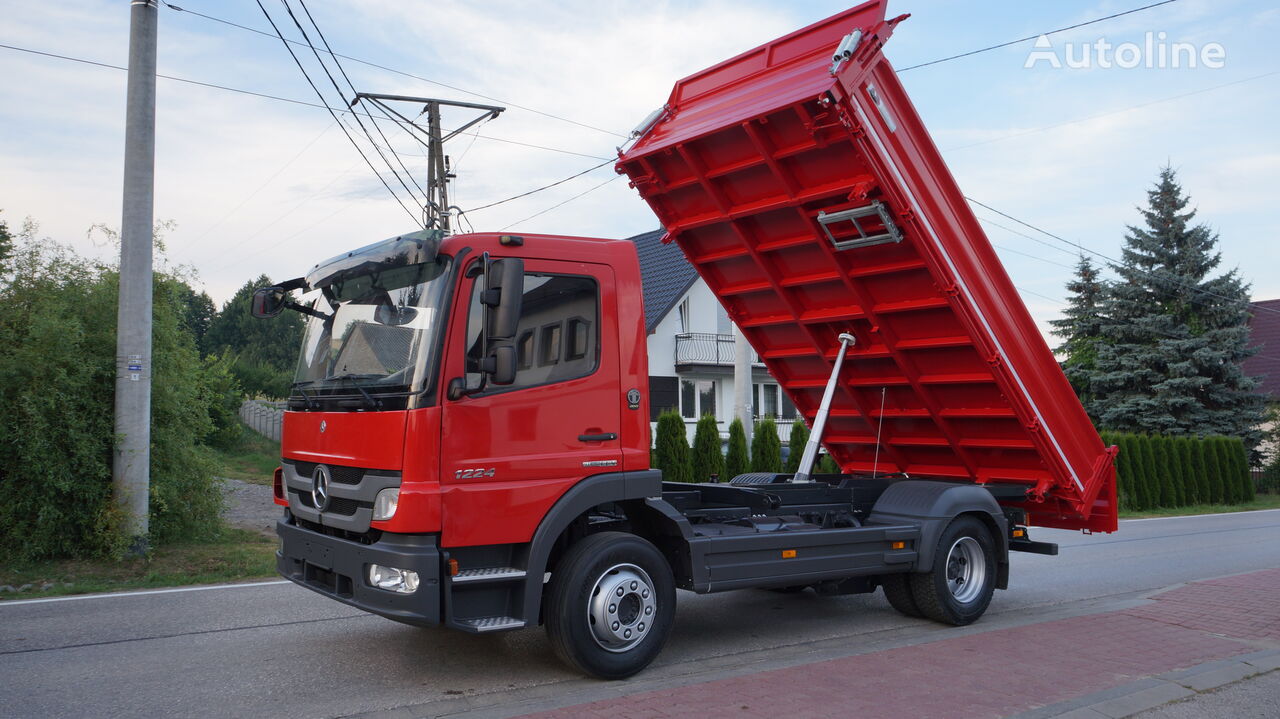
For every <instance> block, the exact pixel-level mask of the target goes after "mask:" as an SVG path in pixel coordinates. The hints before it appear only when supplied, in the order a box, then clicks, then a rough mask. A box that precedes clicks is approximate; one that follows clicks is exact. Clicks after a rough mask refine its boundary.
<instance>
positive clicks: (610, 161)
mask: <svg viewBox="0 0 1280 719" xmlns="http://www.w3.org/2000/svg"><path fill="white" fill-rule="evenodd" d="M613 162H614V159H608V160H605V161H604V162H602V163H600V164H599V165H593V166H591V167H588V168H587V169H585V170H583V171H582V172H578V173H575V174H572V175H569V176H568V177H566V178H564V179H562V180H556V181H555V182H553V183H551V184H549V185H543V186H542V187H538V188H535V189H532V190H529V191H528V192H521V193H520V194H518V195H512V196H511V197H508V198H507V199H505V200H498V201H497V202H490V203H489V204H487V205H481V206H479V207H473V208H471V209H470V210H467V212H479V211H480V210H487V209H489V208H490V207H497V206H498V205H502V204H505V203H508V202H511V201H512V200H518V199H520V198H521V197H528V196H529V195H532V194H534V193H535V192H542V191H543V190H549V189H551V188H553V187H555V186H556V185H563V184H564V183H566V182H568V181H569V180H572V179H574V178H575V177H582V176H583V175H585V174H587V173H588V172H594V171H595V170H599V169H600V168H602V167H604V166H605V165H610V164H613Z"/></svg>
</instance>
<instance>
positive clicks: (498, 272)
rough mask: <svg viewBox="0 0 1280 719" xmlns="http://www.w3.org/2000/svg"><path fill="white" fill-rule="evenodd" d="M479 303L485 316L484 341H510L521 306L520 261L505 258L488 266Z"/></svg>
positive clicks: (522, 273) (522, 269)
mask: <svg viewBox="0 0 1280 719" xmlns="http://www.w3.org/2000/svg"><path fill="white" fill-rule="evenodd" d="M481 302H483V303H484V304H485V306H486V308H485V309H486V314H487V315H488V324H489V327H488V330H489V332H488V334H489V336H488V341H489V342H494V341H502V340H511V339H514V338H515V336H516V326H517V325H518V324H519V323H520V308H521V305H522V304H523V303H524V260H518V259H514V258H507V259H504V260H494V261H493V262H492V263H490V264H489V268H488V271H487V272H486V273H485V292H484V294H483V295H482V296H481Z"/></svg>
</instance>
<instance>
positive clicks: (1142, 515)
mask: <svg viewBox="0 0 1280 719" xmlns="http://www.w3.org/2000/svg"><path fill="white" fill-rule="evenodd" d="M1259 509H1280V494H1259V495H1258V496H1257V497H1256V498H1255V499H1254V500H1253V501H1252V502H1245V503H1243V504H1193V505H1191V506H1188V507H1171V508H1162V509H1148V510H1144V511H1141V512H1121V513H1120V518H1121V519H1153V518H1155V517H1186V516H1189V515H1192V514H1229V513H1231V512H1252V511H1256V510H1259Z"/></svg>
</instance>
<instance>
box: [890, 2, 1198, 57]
mask: <svg viewBox="0 0 1280 719" xmlns="http://www.w3.org/2000/svg"><path fill="white" fill-rule="evenodd" d="M1177 1H1178V0H1162V2H1156V3H1151V4H1150V5H1143V6H1142V7H1136V8H1133V9H1132V10H1125V11H1124V12H1118V13H1112V14H1111V15H1107V16H1105V17H1100V18H1094V19H1093V20H1086V21H1085V22H1078V23H1076V24H1075V25H1068V26H1066V27H1060V28H1058V29H1057V30H1050V31H1048V32H1038V33H1036V34H1035V35H1028V36H1026V37H1020V38H1018V39H1017V40H1009V41H1007V42H1002V43H999V44H998V45H988V46H987V47H980V48H978V49H977V50H970V51H968V52H962V53H960V54H958V55H950V56H948V57H940V58H938V59H937V60H930V61H929V62H922V63H919V64H917V65H910V66H908V67H904V68H899V69H898V72H906V71H908V70H915V69H917V68H921V67H928V66H930V65H937V64H938V63H943V62H949V61H951V60H959V59H960V58H962V57H969V56H970V55H978V54H980V53H984V52H990V51H992V50H999V49H1000V48H1002V47H1009V46H1010V45H1017V44H1018V43H1022V42H1027V41H1030V40H1035V39H1036V38H1038V37H1040V36H1042V35H1045V36H1047V35H1056V34H1057V33H1060V32H1066V31H1068V30H1075V29H1076V28H1081V27H1084V26H1086V25H1093V24H1095V23H1100V22H1103V21H1104V20H1114V19H1115V18H1118V17H1124V16H1125V15H1132V14H1133V13H1136V12H1142V11H1143V10H1150V9H1151V8H1153V7H1160V6H1161V5H1168V4H1170V3H1175V2H1177Z"/></svg>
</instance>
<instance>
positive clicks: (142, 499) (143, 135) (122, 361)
mask: <svg viewBox="0 0 1280 719" xmlns="http://www.w3.org/2000/svg"><path fill="white" fill-rule="evenodd" d="M129 5H130V9H129V15H130V20H129V88H128V97H127V100H126V105H127V106H126V109H125V130H124V213H123V218H122V220H121V223H120V304H119V308H118V310H117V314H116V404H115V421H116V437H117V444H116V447H115V453H114V456H113V461H112V467H111V482H112V487H113V490H114V493H115V502H116V506H117V507H118V508H119V509H120V511H121V513H122V514H123V518H124V527H123V530H124V531H125V532H126V533H127V536H128V537H129V553H130V554H131V555H135V556H138V555H142V554H145V553H146V552H147V549H148V542H147V534H148V531H149V527H148V509H149V501H148V500H149V499H150V485H151V451H150V449H151V246H152V219H153V203H154V199H155V198H154V189H155V155H156V25H157V15H158V13H157V11H156V2H155V0H132V2H130V3H129Z"/></svg>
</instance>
